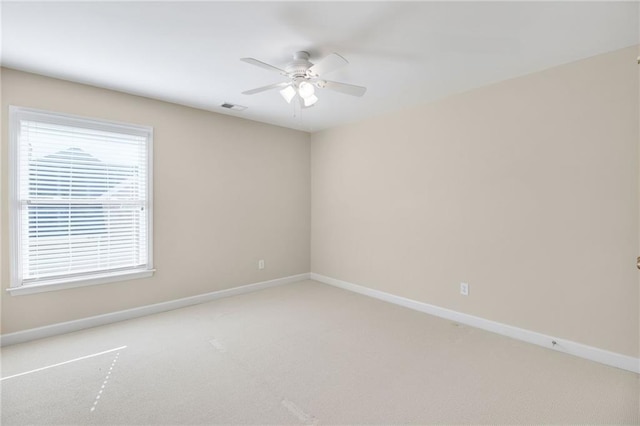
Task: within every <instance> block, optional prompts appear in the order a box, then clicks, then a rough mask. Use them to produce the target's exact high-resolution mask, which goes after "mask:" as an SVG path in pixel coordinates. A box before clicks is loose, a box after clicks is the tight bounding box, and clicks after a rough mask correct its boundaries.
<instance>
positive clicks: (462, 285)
mask: <svg viewBox="0 0 640 426" xmlns="http://www.w3.org/2000/svg"><path fill="white" fill-rule="evenodd" d="M460 294H461V295H463V296H468V295H469V284H467V283H460Z"/></svg>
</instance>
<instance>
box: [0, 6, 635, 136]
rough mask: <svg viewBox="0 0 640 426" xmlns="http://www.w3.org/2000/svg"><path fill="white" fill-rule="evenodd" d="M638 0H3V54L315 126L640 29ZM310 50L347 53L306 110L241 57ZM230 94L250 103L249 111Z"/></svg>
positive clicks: (314, 56) (611, 42) (621, 41)
mask: <svg viewBox="0 0 640 426" xmlns="http://www.w3.org/2000/svg"><path fill="white" fill-rule="evenodd" d="M638 8H639V3H637V2H626V3H614V2H605V3H594V2H587V3H576V2H537V3H523V2H468V3H467V2H464V3H463V2H448V3H444V2H404V3H399V2H332V3H316V2H190V3H180V2H153V3H152V2H117V3H116V2H68V3H58V2H45V3H33V2H16V3H13V2H3V3H2V9H1V13H2V52H1V54H2V55H1V60H2V64H3V65H4V66H7V67H10V68H15V69H20V70H25V71H30V72H35V73H38V74H44V75H49V76H53V77H58V78H63V79H67V80H72V81H77V82H81V83H87V84H91V85H95V86H100V87H106V88H110V89H115V90H119V91H123V92H128V93H134V94H138V95H143V96H148V97H151V98H156V99H162V100H166V101H170V102H176V103H179V104H183V105H189V106H194V107H197V108H203V109H206V110H211V111H215V112H220V113H223V114H229V115H235V116H240V117H244V118H247V119H251V120H257V121H262V122H266V123H271V124H276V125H280V126H284V127H290V128H294V129H300V130H306V131H317V130H321V129H325V128H328V127H333V126H336V125H339V124H343V123H347V122H352V121H356V120H359V119H363V118H366V117H371V116H376V115H380V114H383V113H386V112H389V111H393V110H398V109H401V108H405V107H407V106H410V105H415V104H420V103H425V102H428V101H432V100H435V99H438V98H442V97H444V96H447V95H450V94H453V93H458V92H462V91H465V90H469V89H471V88H474V87H479V86H483V85H487V84H490V83H494V82H497V81H500V80H504V79H508V78H512V77H515V76H519V75H523V74H527V73H531V72H535V71H539V70H542V69H545V68H549V67H553V66H555V65H559V64H562V63H567V62H571V61H575V60H578V59H581V58H585V57H589V56H593V55H597V54H600V53H603V52H607V51H612V50H616V49H620V48H623V47H627V46H631V45H634V44H637V43H638V42H639V38H638V22H639V12H638ZM298 50H306V51H308V52H309V53H310V54H311V61H312V62H315V61H317V60H318V59H320V58H322V57H323V56H324V55H326V54H329V53H331V52H338V53H340V54H341V55H342V56H344V57H345V58H346V59H347V60H348V61H349V62H350V64H349V65H348V66H347V67H345V68H343V69H341V70H338V71H335V72H334V73H331V74H329V75H328V76H327V78H329V79H331V80H335V81H341V82H346V83H351V84H357V85H362V86H366V87H368V91H367V93H366V94H365V95H364V97H362V98H356V97H350V96H347V95H343V94H340V93H336V92H331V91H329V90H322V91H320V93H319V94H318V97H319V98H320V100H319V102H318V103H317V104H316V106H314V107H313V108H310V109H305V110H303V111H302V114H300V115H298V116H297V117H294V116H293V112H294V111H293V108H292V107H291V105H288V104H287V103H285V102H284V100H283V99H282V98H281V97H280V95H279V94H278V91H277V90H273V91H269V92H263V93H260V94H256V95H252V96H247V95H242V94H241V93H240V92H242V91H244V90H247V89H252V88H255V87H258V86H263V85H267V84H270V83H274V82H279V81H282V77H281V76H279V75H278V74H276V73H270V72H269V71H266V70H264V69H261V68H258V67H255V66H252V65H249V64H246V63H244V62H241V61H240V60H239V58H242V57H254V58H256V59H259V60H261V61H264V62H267V63H270V64H273V65H276V66H278V67H282V66H284V65H285V64H286V63H287V62H288V61H289V60H290V59H291V54H292V53H293V52H295V51H298ZM223 102H230V103H236V104H240V105H245V106H247V107H248V109H247V110H245V111H243V112H233V111H228V110H225V109H223V108H221V107H220V104H222V103H223Z"/></svg>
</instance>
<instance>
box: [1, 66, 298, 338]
mask: <svg viewBox="0 0 640 426" xmlns="http://www.w3.org/2000/svg"><path fill="white" fill-rule="evenodd" d="M1 78H2V124H3V129H2V163H1V170H2V175H1V179H0V180H1V181H2V210H1V212H2V215H1V216H2V250H1V253H2V274H1V277H2V287H3V291H2V294H1V295H0V298H1V300H2V333H10V332H14V331H18V330H23V329H27V328H32V327H38V326H42V325H46V324H51V323H56V322H61V321H68V320H73V319H78V318H83V317H87V316H92V315H98V314H102V313H107V312H113V311H117V310H121V309H127V308H132V307H136V306H142V305H147V304H152V303H157V302H162V301H167V300H172V299H176V298H181V297H186V296H191V295H196V294H202V293H207V292H211V291H215V290H220V289H224V288H229V287H235V286H238V285H242V284H249V283H254V282H259V281H264V280H269V279H273V278H279V277H284V276H289V275H294V274H300V273H306V272H309V226H310V224H309V222H310V214H309V206H310V200H309V185H310V182H309V179H310V173H309V135H308V134H307V133H304V132H298V131H294V130H288V129H284V128H279V127H275V126H270V125H266V124H261V123H257V122H251V121H247V120H242V119H238V118H235V117H230V116H226V115H221V114H215V113H211V112H206V111H201V110H197V109H192V108H187V107H182V106H179V105H175V104H170V103H165V102H159V101H155V100H151V99H146V98H141V97H136V96H131V95H126V94H122V93H118V92H114V91H109V90H103V89H98V88H95V87H90V86H84V85H80V84H74V83H69V82H65V81H61V80H55V79H51V78H46V77H41V76H36V75H33V74H27V73H22V72H18V71H14V70H8V69H2V77H1ZM9 105H18V106H24V107H32V108H40V109H46V110H52V111H58V112H63V113H70V114H78V115H83V116H90V117H96V118H102V119H107V120H116V121H123V122H128V123H136V124H143V125H150V126H153V128H154V171H155V176H154V197H155V198H154V227H155V230H154V231H155V232H154V260H155V266H156V268H157V273H156V274H155V276H154V277H152V278H149V279H141V280H133V281H127V282H120V283H112V284H104V285H98V286H91V287H83V288H78V289H68V290H59V291H54V292H48V293H39V294H35V295H25V296H11V295H9V294H7V293H6V292H5V291H4V289H5V288H6V287H7V286H8V283H9V270H8V255H7V254H8V241H7V240H8V238H6V236H7V235H8V233H7V232H8V222H7V118H8V106H9ZM258 259H265V261H266V268H265V269H264V270H258V269H257V262H258Z"/></svg>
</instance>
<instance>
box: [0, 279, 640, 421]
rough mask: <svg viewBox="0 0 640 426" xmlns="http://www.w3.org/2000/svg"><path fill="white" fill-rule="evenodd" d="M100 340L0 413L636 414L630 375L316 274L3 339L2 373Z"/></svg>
mask: <svg viewBox="0 0 640 426" xmlns="http://www.w3.org/2000/svg"><path fill="white" fill-rule="evenodd" d="M34 314H35V313H34ZM123 346H126V347H125V348H122V347H123ZM117 348H120V349H117ZM112 349H113V350H112ZM104 351H109V352H106V353H103V354H101V355H96V356H91V357H88V358H84V359H80V360H77V361H73V362H68V363H65V364H62V365H58V366H54V367H51V368H46V369H43V370H39V371H35V372H32V373H29V374H24V375H21V376H16V377H13V378H9V379H5V380H3V381H2V382H1V384H2V388H1V390H2V417H1V420H2V424H3V425H13V424H127V425H130V424H238V423H241V424H356V423H357V424H406V423H414V424H434V423H437V424H452V423H455V424H460V423H474V424H524V423H526V424H543V423H546V424H548V423H553V424H568V423H590V424H593V423H608V424H638V423H640V415H639V404H640V403H639V398H640V387H639V380H638V375H637V374H634V373H630V372H627V371H623V370H619V369H616V368H613V367H607V366H604V365H601V364H597V363H594V362H591V361H586V360H583V359H579V358H575V357H572V356H569V355H566V354H562V353H558V352H554V351H551V350H547V349H544V348H540V347H537V346H533V345H529V344H526V343H522V342H519V341H516V340H511V339H508V338H505V337H502V336H498V335H495V334H491V333H488V332H485V331H481V330H477V329H473V328H470V327H461V326H457V325H455V324H452V323H451V322H449V321H446V320H442V319H439V318H435V317H431V316H429V315H426V314H423V313H419V312H415V311H411V310H409V309H405V308H401V307H397V306H394V305H391V304H387V303H384V302H381V301H378V300H374V299H370V298H367V297H365V296H361V295H357V294H353V293H349V292H346V291H343V290H339V289H336V288H332V287H329V286H326V285H323V284H319V283H316V282H313V281H306V282H302V283H296V284H291V285H286V286H281V287H276V288H272V289H268V290H264V291H260V292H256V293H252V294H248V295H243V296H236V297H232V298H228V299H222V300H218V301H215V302H211V303H207V304H202V305H198V306H193V307H190V308H184V309H180V310H176V311H172V312H167V313H163V314H158V315H153V316H149V317H145V318H140V319H136V320H131V321H127V322H122V323H117V324H112V325H108V326H103V327H99V328H94V329H90V330H85V331H81V332H77V333H72V334H68V335H64V336H57V337H53V338H49V339H43V340H40V341H35V342H30V343H25V344H21V345H15V346H9V347H7V348H4V349H3V350H2V377H9V376H12V375H15V374H20V373H23V372H28V371H30V370H35V369H39V368H42V367H46V366H50V365H54V364H59V363H63V362H66V361H69V360H73V359H76V358H80V357H84V356H87V355H91V354H96V353H100V352H104Z"/></svg>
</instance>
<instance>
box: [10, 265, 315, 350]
mask: <svg viewBox="0 0 640 426" xmlns="http://www.w3.org/2000/svg"><path fill="white" fill-rule="evenodd" d="M308 279H309V273H305V274H299V275H291V276H288V277H283V278H276V279H273V280H269V281H262V282H258V283H254V284H248V285H243V286H240V287H233V288H228V289H226V290H219V291H214V292H211V293H205V294H199V295H197V296H191V297H185V298H182V299H176V300H170V301H168V302H161V303H156V304H153V305H146V306H140V307H138V308H132V309H127V310H124V311H117V312H112V313H108V314H103V315H96V316H93V317H88V318H82V319H79V320H74V321H67V322H61V323H58V324H52V325H47V326H44V327H38V328H31V329H28V330H23V331H16V332H15V333H9V334H3V335H2V336H0V346H8V345H14V344H16V343H23V342H28V341H31V340H36V339H42V338H45V337H51V336H56V335H58V334H65V333H71V332H74V331H78V330H84V329H86V328H91V327H97V326H100V325H105V324H111V323H114V322H119V321H125V320H129V319H133V318H138V317H143V316H146V315H152V314H157V313H160V312H165V311H171V310H174V309H179V308H184V307H186V306H191V305H197V304H200V303H205V302H210V301H212V300H216V299H222V298H224V297H230V296H236V295H239V294H245V293H251V292H254V291H258V290H263V289H265V288H269V287H276V286H279V285H283V284H289V283H294V282H298V281H303V280H308Z"/></svg>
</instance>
